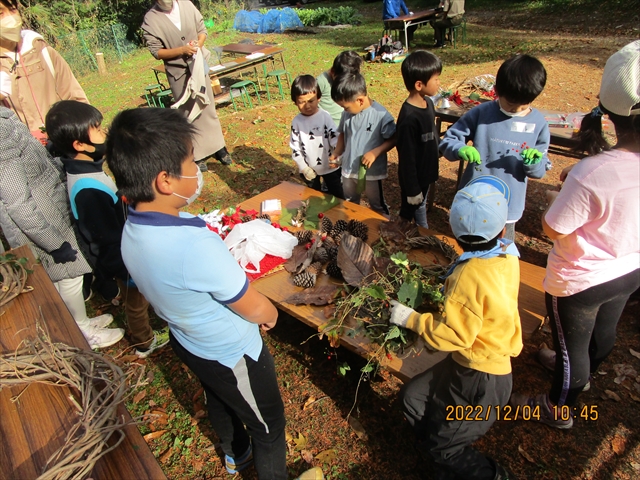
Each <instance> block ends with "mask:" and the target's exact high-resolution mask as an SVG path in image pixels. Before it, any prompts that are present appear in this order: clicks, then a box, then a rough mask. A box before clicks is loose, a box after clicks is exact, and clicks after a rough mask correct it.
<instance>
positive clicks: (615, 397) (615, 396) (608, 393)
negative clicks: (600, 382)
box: [604, 390, 620, 402]
mask: <svg viewBox="0 0 640 480" xmlns="http://www.w3.org/2000/svg"><path fill="white" fill-rule="evenodd" d="M604 394H605V396H606V398H610V399H611V400H615V401H616V402H619V401H620V396H619V395H618V394H617V393H616V392H612V391H611V390H605V391H604Z"/></svg>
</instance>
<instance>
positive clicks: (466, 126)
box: [440, 55, 550, 240]
mask: <svg viewBox="0 0 640 480" xmlns="http://www.w3.org/2000/svg"><path fill="white" fill-rule="evenodd" d="M546 82H547V72H546V70H545V68H544V66H543V65H542V63H541V62H540V61H539V60H538V59H536V58H534V57H531V56H529V55H516V56H514V57H512V58H510V59H508V60H506V61H505V62H504V63H503V64H502V65H501V66H500V68H499V70H498V75H497V76H496V84H495V91H496V94H497V96H498V98H497V100H496V101H495V102H487V103H483V104H481V105H478V106H477V107H475V108H473V109H471V110H469V111H468V112H467V113H466V114H465V115H464V116H463V117H462V118H461V119H460V120H458V121H457V122H456V123H455V124H454V125H453V126H452V127H451V128H450V129H449V130H447V133H446V134H445V136H444V138H443V139H442V142H441V143H440V152H441V153H442V155H443V156H444V157H445V158H446V159H447V160H451V161H455V160H465V161H467V162H469V165H467V168H466V170H465V171H464V174H463V175H462V181H461V183H460V188H463V187H464V186H465V185H467V184H468V183H469V182H470V181H471V180H472V179H473V178H476V177H479V176H481V175H495V176H496V177H499V178H501V179H502V180H504V181H505V182H506V183H507V185H508V186H509V189H510V191H511V202H510V204H509V215H508V218H507V225H506V227H507V231H506V234H505V238H508V239H509V240H515V223H516V222H517V221H518V220H520V217H522V212H523V211H524V202H525V198H526V194H527V179H528V178H542V177H544V174H545V172H546V170H548V168H550V163H549V159H548V158H547V150H548V149H549V140H550V134H549V126H548V124H547V121H546V120H545V118H544V115H542V113H540V112H539V111H538V110H536V109H534V108H531V103H532V102H533V101H534V100H535V99H536V97H537V96H538V95H540V93H541V92H542V90H543V89H544V86H545V84H546ZM469 140H471V141H473V146H470V145H467V142H468V141H469Z"/></svg>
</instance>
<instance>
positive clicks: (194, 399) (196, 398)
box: [191, 387, 204, 403]
mask: <svg viewBox="0 0 640 480" xmlns="http://www.w3.org/2000/svg"><path fill="white" fill-rule="evenodd" d="M203 394H204V388H203V387H200V388H199V389H198V391H197V392H196V393H195V395H194V396H193V398H192V399H191V400H193V403H196V402H197V401H198V399H199V398H200V396H201V395H203Z"/></svg>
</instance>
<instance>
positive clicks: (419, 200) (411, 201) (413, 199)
mask: <svg viewBox="0 0 640 480" xmlns="http://www.w3.org/2000/svg"><path fill="white" fill-rule="evenodd" d="M423 201H424V196H423V195H422V192H420V193H419V194H418V195H416V196H415V197H407V203H408V204H409V205H420V204H421V203H422V202H423Z"/></svg>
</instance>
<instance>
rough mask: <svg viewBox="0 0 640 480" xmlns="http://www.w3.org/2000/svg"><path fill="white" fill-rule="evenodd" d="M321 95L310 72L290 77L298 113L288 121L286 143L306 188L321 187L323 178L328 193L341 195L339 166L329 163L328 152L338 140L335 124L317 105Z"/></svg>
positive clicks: (330, 151) (319, 188)
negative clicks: (288, 138) (293, 78)
mask: <svg viewBox="0 0 640 480" xmlns="http://www.w3.org/2000/svg"><path fill="white" fill-rule="evenodd" d="M321 96H322V93H320V88H319V87H318V83H317V82H316V79H315V78H314V77H313V76H312V75H299V76H298V77H296V79H295V80H294V81H293V84H292V85H291V100H293V103H295V104H296V106H297V107H298V110H300V113H299V114H298V115H296V117H295V118H294V119H293V122H292V123H291V139H290V141H289V146H290V147H291V152H292V156H293V160H294V161H295V162H296V164H297V165H298V169H299V171H300V177H301V178H302V179H303V180H304V181H305V183H306V184H307V186H308V187H309V188H313V189H315V190H321V185H320V179H321V178H322V180H323V181H324V184H325V186H326V190H327V191H328V192H329V194H331V195H334V196H336V197H338V198H344V194H343V192H342V172H341V169H340V167H337V168H331V167H330V166H329V156H330V155H331V154H332V153H333V150H334V149H335V146H336V143H337V141H338V134H337V132H336V124H335V122H334V121H333V119H332V118H331V115H329V114H328V113H327V112H325V111H324V110H322V109H321V108H320V107H319V106H318V101H319V99H320V97H321Z"/></svg>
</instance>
